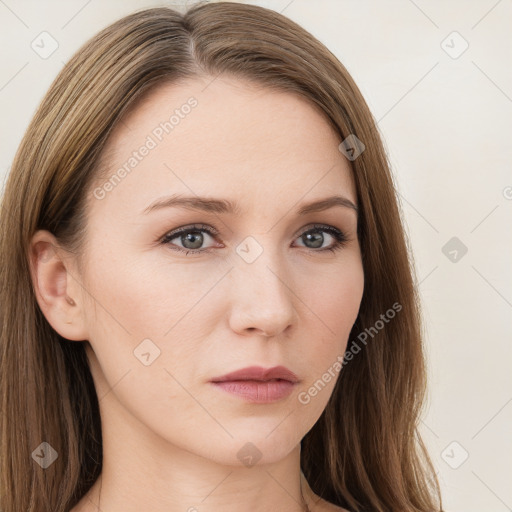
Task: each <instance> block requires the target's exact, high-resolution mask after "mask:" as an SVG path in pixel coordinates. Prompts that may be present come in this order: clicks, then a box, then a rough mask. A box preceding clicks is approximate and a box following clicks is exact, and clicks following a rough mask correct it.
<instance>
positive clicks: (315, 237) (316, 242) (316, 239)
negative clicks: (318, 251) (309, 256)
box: [304, 233, 324, 248]
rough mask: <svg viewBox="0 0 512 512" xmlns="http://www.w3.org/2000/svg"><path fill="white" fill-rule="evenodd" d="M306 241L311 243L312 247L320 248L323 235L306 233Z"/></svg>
mask: <svg viewBox="0 0 512 512" xmlns="http://www.w3.org/2000/svg"><path fill="white" fill-rule="evenodd" d="M304 236H305V237H306V239H307V240H308V241H312V242H313V247H315V248H317V247H322V243H323V241H324V235H322V234H321V233H316V234H315V233H307V234H306V235H304Z"/></svg>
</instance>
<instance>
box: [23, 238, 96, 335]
mask: <svg viewBox="0 0 512 512" xmlns="http://www.w3.org/2000/svg"><path fill="white" fill-rule="evenodd" d="M64 253H65V251H64V250H63V249H62V248H60V247H59V244H58V242H57V240H56V238H55V236H54V235H53V234H52V233H50V232H49V231H46V230H39V231H37V232H36V233H35V235H34V236H33V237H32V240H31V243H30V249H29V263H30V274H31V279H32V285H33V289H34V293H35V296H36V300H37V303H38V304H39V307H40V308H41V311H42V313H43V315H44V316H45V318H46V320H47V321H48V323H49V324H50V325H51V326H52V327H53V329H55V331H57V332H58V333H59V334H60V335H61V336H62V337H64V338H66V339H69V340H73V341H83V340H86V339H87V332H86V329H85V322H84V314H83V308H82V307H81V304H80V296H79V285H78V284H77V281H76V279H75V278H73V277H72V274H71V273H70V270H71V271H72V269H71V265H70V263H71V262H70V260H66V258H64ZM75 299H76V300H75Z"/></svg>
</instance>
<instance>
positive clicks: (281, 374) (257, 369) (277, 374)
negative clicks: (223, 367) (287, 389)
mask: <svg viewBox="0 0 512 512" xmlns="http://www.w3.org/2000/svg"><path fill="white" fill-rule="evenodd" d="M272 379H281V380H288V381H290V382H298V381H299V379H298V378H297V375H295V373H293V372H292V371H291V370H289V369H288V368H286V367H285V366H274V367H273V368H263V367H262V366H249V367H247V368H242V369H241V370H236V371H235V372H231V373H227V374H226V375H222V376H221V377H214V378H213V379H212V380H211V382H225V381H231V380H259V381H268V380H272Z"/></svg>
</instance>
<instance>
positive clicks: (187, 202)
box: [141, 195, 359, 215]
mask: <svg viewBox="0 0 512 512" xmlns="http://www.w3.org/2000/svg"><path fill="white" fill-rule="evenodd" d="M335 206H341V207H344V208H350V209H352V210H354V211H355V212H356V213H357V212H358V211H359V208H358V207H357V206H356V205H355V204H354V203H353V202H352V201H351V200H350V199H347V198H346V197H343V196H329V197H326V198H324V199H319V200H316V201H313V202H310V203H306V204H303V205H302V206H301V207H300V208H299V210H298V211H297V213H298V214H299V215H307V214H308V213H315V212H321V211H324V210H328V209H329V208H333V207H335ZM162 208H185V209H187V210H197V211H203V212H207V213H224V214H232V215H241V208H240V206H239V204H238V203H236V202H232V201H229V200H227V199H216V198H213V197H211V198H208V197H197V196H196V197H191V196H190V197H186V196H180V195H173V196H168V197H161V198H159V199H157V200H156V201H154V202H153V203H151V204H150V205H149V206H148V207H147V208H145V209H144V210H142V212H141V213H143V214H148V213H150V212H152V211H155V210H160V209H162Z"/></svg>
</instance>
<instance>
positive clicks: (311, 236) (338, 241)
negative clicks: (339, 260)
mask: <svg viewBox="0 0 512 512" xmlns="http://www.w3.org/2000/svg"><path fill="white" fill-rule="evenodd" d="M320 233H328V236H329V237H330V238H331V239H333V243H331V244H330V245H329V246H327V247H322V245H323V243H324V242H325V236H324V235H322V234H320ZM299 239H302V240H304V241H305V242H306V243H308V244H311V245H312V247H313V248H314V249H318V250H317V251H316V252H321V251H331V252H335V251H337V250H338V249H341V248H342V247H343V246H344V245H345V244H346V243H347V242H348V238H347V237H346V236H345V233H343V232H342V231H340V230H339V229H337V228H335V227H334V226H324V225H321V224H315V225H314V226H313V227H311V228H309V229H308V230H307V231H305V232H304V233H302V235H301V236H300V237H299ZM306 247H308V246H306ZM308 248H311V247H308Z"/></svg>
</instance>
